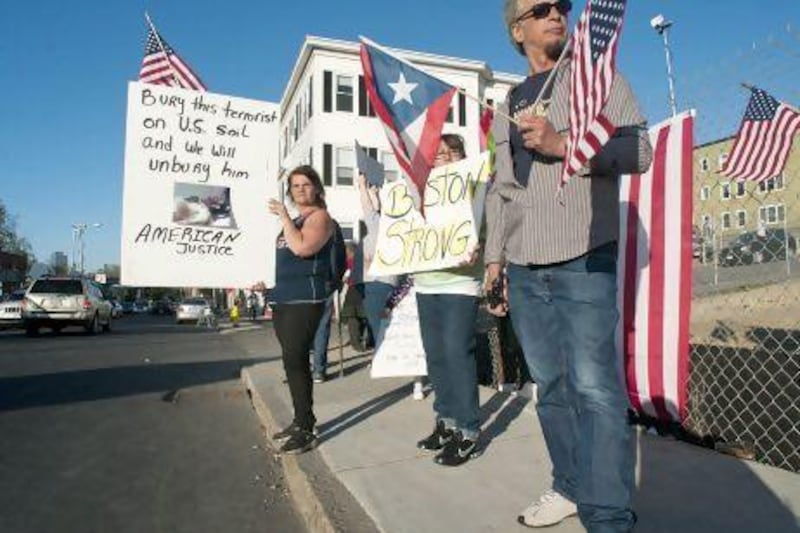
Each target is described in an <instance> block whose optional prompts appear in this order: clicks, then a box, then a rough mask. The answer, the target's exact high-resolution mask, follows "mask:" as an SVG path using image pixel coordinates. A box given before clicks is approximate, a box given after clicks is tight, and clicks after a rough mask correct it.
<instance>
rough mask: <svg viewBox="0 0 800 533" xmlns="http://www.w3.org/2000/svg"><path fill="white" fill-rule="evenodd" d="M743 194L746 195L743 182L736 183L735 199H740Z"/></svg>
mask: <svg viewBox="0 0 800 533" xmlns="http://www.w3.org/2000/svg"><path fill="white" fill-rule="evenodd" d="M745 194H747V190H746V189H745V186H744V182H743V181H737V182H736V197H737V198H741V197H742V196H744V195H745Z"/></svg>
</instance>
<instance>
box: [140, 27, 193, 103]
mask: <svg viewBox="0 0 800 533" xmlns="http://www.w3.org/2000/svg"><path fill="white" fill-rule="evenodd" d="M139 79H140V80H141V81H143V82H144V83H155V84H159V85H170V86H173V87H182V88H184V89H193V90H195V91H205V90H206V86H205V85H203V82H202V81H200V78H199V77H198V76H197V74H195V73H194V72H193V71H192V69H191V68H189V65H187V64H186V63H184V62H183V60H182V59H181V58H180V56H179V55H178V54H177V53H175V50H173V49H172V47H170V45H168V44H167V41H165V40H164V38H163V37H161V36H160V35H159V34H158V33H157V32H156V31H155V29H154V28H152V27H151V28H150V29H149V30H148V32H147V43H146V44H145V47H144V59H143V60H142V68H141V69H140V70H139Z"/></svg>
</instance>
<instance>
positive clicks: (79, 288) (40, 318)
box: [22, 277, 112, 336]
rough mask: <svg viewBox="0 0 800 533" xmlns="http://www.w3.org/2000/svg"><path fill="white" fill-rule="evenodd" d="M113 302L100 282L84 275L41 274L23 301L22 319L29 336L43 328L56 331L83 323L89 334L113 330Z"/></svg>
mask: <svg viewBox="0 0 800 533" xmlns="http://www.w3.org/2000/svg"><path fill="white" fill-rule="evenodd" d="M111 310H112V306H111V302H109V301H108V300H107V299H106V298H105V296H104V295H103V291H102V290H101V289H100V286H99V285H97V284H96V283H95V282H93V281H91V280H88V279H82V278H50V277H46V278H39V279H37V280H36V281H35V282H33V284H32V285H31V286H30V287H29V288H28V291H27V292H26V293H25V299H24V300H23V301H22V323H23V326H24V327H25V332H26V333H27V334H28V335H29V336H34V335H36V334H38V333H39V328H42V327H47V328H51V329H52V330H53V331H55V332H56V333H58V332H60V331H61V330H62V329H63V328H64V327H66V326H83V327H84V328H85V329H86V331H87V332H88V333H89V334H92V335H93V334H95V333H99V332H100V330H101V329H102V331H110V330H111Z"/></svg>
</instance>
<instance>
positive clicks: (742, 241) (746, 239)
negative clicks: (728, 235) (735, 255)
mask: <svg viewBox="0 0 800 533" xmlns="http://www.w3.org/2000/svg"><path fill="white" fill-rule="evenodd" d="M753 238H754V235H753V234H752V233H743V234H741V235H739V236H738V237H736V238H735V239H733V240H732V241H731V244H730V245H731V246H745V245H748V244H750V243H751V242H753Z"/></svg>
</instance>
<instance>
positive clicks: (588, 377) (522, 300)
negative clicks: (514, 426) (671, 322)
mask: <svg viewBox="0 0 800 533" xmlns="http://www.w3.org/2000/svg"><path fill="white" fill-rule="evenodd" d="M616 294H617V283H616V245H615V243H611V244H608V245H604V246H601V247H599V248H597V249H595V250H592V251H591V252H589V253H588V254H586V255H584V256H581V257H579V258H577V259H574V260H571V261H567V262H565V263H559V264H555V265H545V266H531V265H529V266H520V265H513V264H512V265H509V267H508V296H509V311H510V315H511V322H512V324H513V327H514V332H515V333H516V334H517V337H518V338H519V341H520V345H521V347H522V350H523V352H524V354H525V360H526V362H527V363H528V368H529V369H530V372H531V376H532V377H533V379H534V381H535V382H536V384H537V390H538V403H537V405H536V410H537V413H538V414H539V420H540V422H541V425H542V430H543V432H544V437H545V441H546V443H547V449H548V451H549V453H550V459H551V460H552V463H553V488H554V489H555V490H556V491H557V492H559V493H560V494H562V495H563V496H565V497H566V498H569V499H570V500H572V501H574V502H576V503H577V505H578V514H579V515H580V518H581V521H582V522H583V524H584V526H585V527H586V528H587V529H588V530H589V531H590V532H592V533H595V532H596V533H599V532H612V531H613V532H617V531H628V530H630V528H631V527H632V526H633V516H632V513H631V510H630V499H631V492H632V491H633V487H634V463H635V448H634V446H635V441H634V438H633V432H632V430H631V428H630V427H629V425H628V421H627V409H628V399H627V395H626V393H625V390H624V387H623V384H622V383H621V382H620V380H619V375H618V373H617V362H616V361H617V354H616V348H615V342H614V340H615V327H616V324H617V320H618V318H619V317H618V312H617V308H616Z"/></svg>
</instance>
